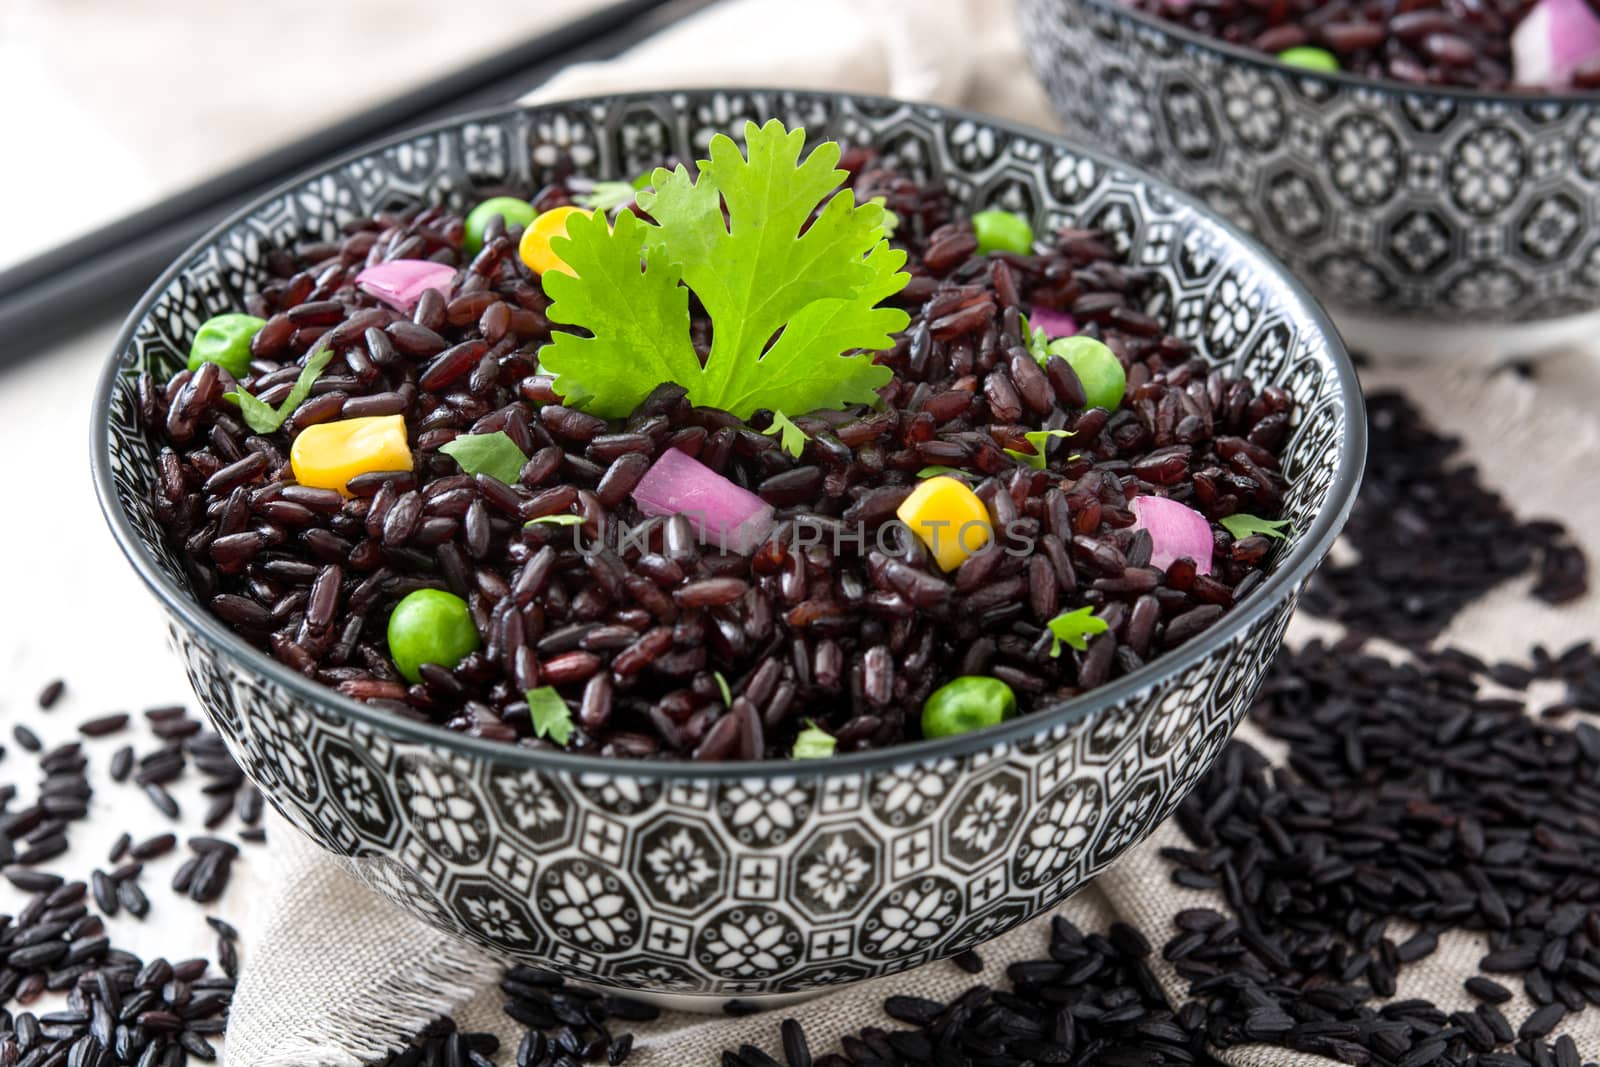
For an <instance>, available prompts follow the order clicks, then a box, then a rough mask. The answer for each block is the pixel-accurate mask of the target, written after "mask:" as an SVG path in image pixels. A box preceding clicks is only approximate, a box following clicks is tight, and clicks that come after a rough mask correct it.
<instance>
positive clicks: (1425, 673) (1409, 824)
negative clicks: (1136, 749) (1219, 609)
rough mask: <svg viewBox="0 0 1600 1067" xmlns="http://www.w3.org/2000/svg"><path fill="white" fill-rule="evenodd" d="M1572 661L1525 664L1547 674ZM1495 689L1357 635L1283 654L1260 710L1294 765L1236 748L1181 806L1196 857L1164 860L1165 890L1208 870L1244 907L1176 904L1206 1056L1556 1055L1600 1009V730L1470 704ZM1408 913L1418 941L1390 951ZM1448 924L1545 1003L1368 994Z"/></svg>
mask: <svg viewBox="0 0 1600 1067" xmlns="http://www.w3.org/2000/svg"><path fill="white" fill-rule="evenodd" d="M1579 647H1580V649H1581V648H1582V647H1583V646H1579ZM1586 655H1589V656H1592V653H1586ZM1563 659H1568V658H1567V657H1566V656H1565V655H1564V656H1561V657H1556V656H1550V655H1537V656H1536V657H1535V661H1534V662H1533V663H1532V664H1530V665H1529V666H1528V667H1527V668H1526V669H1527V670H1529V671H1530V672H1531V674H1532V675H1533V677H1535V678H1540V677H1554V676H1555V675H1556V668H1555V665H1556V664H1557V663H1559V662H1561V661H1562V660H1563ZM1568 662H1569V663H1571V662H1573V660H1572V659H1568ZM1489 680H1490V669H1489V668H1488V666H1487V665H1485V664H1483V663H1481V662H1479V661H1477V660H1476V659H1475V658H1474V657H1472V656H1470V655H1468V654H1466V653H1462V652H1459V651H1455V650H1451V649H1443V650H1435V651H1430V652H1425V653H1417V654H1415V655H1413V656H1412V657H1411V658H1410V659H1408V660H1405V661H1403V662H1398V663H1396V662H1390V661H1389V660H1386V659H1382V658H1379V657H1377V656H1372V655H1365V654H1362V653H1361V652H1360V641H1359V640H1357V639H1349V640H1346V641H1344V642H1342V643H1341V644H1340V645H1337V646H1332V647H1329V646H1325V645H1323V644H1320V643H1313V644H1310V645H1308V646H1306V647H1305V648H1304V649H1302V650H1300V651H1298V652H1293V651H1285V652H1283V653H1280V655H1279V657H1278V660H1277V662H1276V663H1275V664H1274V666H1273V668H1272V670H1271V671H1270V672H1269V675H1268V678H1267V681H1266V683H1265V685H1264V687H1263V689H1262V693H1261V696H1260V698H1259V701H1258V704H1257V706H1256V708H1255V709H1254V711H1253V719H1254V721H1255V722H1256V724H1257V725H1258V726H1260V727H1261V728H1262V729H1264V730H1265V731H1266V732H1267V733H1268V734H1270V735H1272V736H1273V737H1274V738H1276V739H1277V740H1279V741H1281V742H1283V743H1285V744H1286V745H1287V746H1288V756H1287V765H1286V766H1285V767H1284V768H1283V769H1275V768H1273V767H1272V766H1271V765H1269V764H1268V762H1267V761H1266V760H1265V758H1263V757H1262V756H1261V755H1260V754H1259V753H1257V752H1256V751H1255V750H1254V749H1252V748H1250V747H1249V746H1248V745H1245V744H1243V743H1239V742H1235V743H1234V744H1232V745H1230V746H1229V748H1228V749H1227V750H1226V751H1225V752H1224V753H1223V755H1222V756H1221V757H1220V758H1219V760H1218V761H1217V763H1216V765H1215V766H1214V767H1213V768H1212V769H1211V771H1209V772H1208V773H1207V775H1206V776H1205V777H1204V778H1203V779H1202V780H1201V782H1200V784H1199V786H1198V787H1197V788H1196V789H1195V791H1194V792H1193V793H1191V794H1190V796H1189V797H1187V798H1186V799H1185V800H1184V801H1183V803H1182V804H1181V805H1180V807H1179V809H1178V816H1177V818H1178V824H1179V826H1180V827H1181V828H1182V829H1183V831H1184V833H1185V834H1186V835H1187V836H1188V838H1189V839H1190V841H1191V842H1192V843H1193V845H1194V850H1193V851H1191V850H1187V849H1169V850H1167V855H1168V858H1170V859H1171V860H1173V862H1174V864H1175V880H1178V881H1181V879H1177V878H1176V874H1177V873H1181V872H1183V871H1198V872H1201V873H1204V874H1207V875H1210V876H1213V877H1214V878H1215V880H1216V882H1217V884H1218V885H1219V887H1220V888H1221V889H1222V890H1223V893H1224V895H1225V896H1226V898H1227V902H1228V906H1229V908H1230V909H1231V911H1232V912H1233V916H1232V917H1231V918H1230V917H1228V916H1225V915H1222V914H1219V913H1210V914H1207V913H1206V912H1205V911H1204V910H1203V909H1200V910H1198V915H1199V916H1200V917H1202V918H1203V919H1204V921H1199V920H1198V919H1197V918H1196V917H1195V913H1190V912H1185V913H1183V914H1182V915H1180V916H1179V917H1178V923H1177V925H1178V928H1179V930H1180V933H1179V934H1178V935H1177V936H1175V937H1174V938H1172V940H1170V941H1169V942H1168V944H1167V945H1166V948H1165V955H1166V956H1167V958H1168V959H1170V960H1171V961H1172V962H1173V965H1174V967H1176V968H1177V970H1178V972H1179V974H1180V975H1181V976H1182V977H1184V978H1185V979H1187V980H1188V982H1189V991H1190V994H1191V996H1193V997H1194V998H1195V1001H1194V1005H1196V1006H1197V1007H1193V1008H1192V1009H1191V1010H1193V1011H1194V1012H1196V1013H1198V1014H1199V1015H1200V1017H1201V1018H1203V1020H1204V1030H1205V1033H1206V1035H1207V1037H1208V1039H1209V1040H1210V1041H1211V1042H1212V1043H1213V1044H1214V1045H1217V1046H1220V1047H1228V1046H1232V1045H1237V1044H1248V1043H1268V1044H1273V1045H1277V1046H1280V1047H1284V1048H1288V1049H1293V1050H1296V1051H1299V1052H1306V1053H1315V1054H1319V1055H1323V1056H1328V1057H1330V1058H1333V1059H1335V1060H1338V1061H1340V1062H1345V1063H1368V1062H1372V1063H1383V1064H1389V1063H1394V1064H1408V1065H1421V1064H1431V1063H1438V1064H1448V1065H1452V1067H1456V1065H1466V1064H1477V1065H1478V1067H1482V1065H1484V1064H1487V1063H1490V1062H1494V1061H1490V1060H1487V1059H1482V1058H1479V1057H1481V1056H1484V1055H1488V1054H1494V1055H1505V1056H1510V1057H1512V1058H1510V1059H1507V1060H1505V1061H1504V1062H1506V1063H1513V1062H1514V1063H1531V1064H1544V1063H1549V1062H1553V1060H1551V1059H1550V1057H1551V1056H1553V1052H1552V1051H1551V1048H1550V1046H1548V1045H1547V1044H1546V1043H1545V1041H1544V1039H1545V1038H1546V1037H1548V1036H1549V1035H1550V1034H1551V1033H1552V1032H1553V1031H1554V1030H1555V1029H1556V1028H1557V1027H1558V1025H1559V1024H1560V1021H1561V1019H1562V1018H1563V1017H1564V1015H1565V1014H1566V1012H1567V1011H1569V1010H1575V1009H1576V1008H1578V1007H1582V1006H1583V1005H1585V1004H1593V1003H1600V763H1597V762H1596V761H1595V760H1593V759H1591V758H1590V757H1589V755H1588V753H1589V750H1590V748H1592V747H1593V746H1594V744H1595V742H1596V741H1600V738H1595V739H1590V738H1589V736H1588V731H1592V730H1593V728H1592V727H1590V726H1588V725H1587V724H1579V725H1577V726H1576V727H1575V728H1571V729H1565V728H1561V727H1559V726H1556V725H1553V724H1552V723H1550V722H1549V721H1545V720H1541V719H1539V718H1537V717H1535V716H1531V715H1529V714H1528V713H1527V712H1528V709H1527V708H1525V707H1524V706H1523V704H1522V702H1521V701H1519V700H1506V699H1501V698H1487V697H1481V696H1479V694H1478V687H1479V685H1480V684H1482V683H1485V682H1487V681H1489ZM1402 921H1403V922H1406V923H1410V924H1412V925H1413V926H1415V927H1418V928H1420V931H1421V932H1420V933H1417V934H1413V935H1411V936H1409V937H1407V938H1405V939H1403V940H1398V931H1397V929H1396V926H1397V924H1398V923H1400V922H1402ZM1445 930H1466V931H1471V932H1474V933H1477V934H1479V935H1480V936H1482V937H1484V938H1485V939H1486V940H1487V943H1488V948H1489V951H1488V952H1487V954H1486V955H1485V956H1484V957H1483V959H1482V961H1481V963H1480V967H1481V968H1482V969H1483V970H1484V971H1488V972H1493V973H1496V974H1504V975H1510V976H1513V977H1516V978H1520V979H1521V981H1522V982H1523V985H1524V988H1525V990H1526V991H1527V992H1528V994H1529V996H1530V997H1531V998H1532V1000H1533V1001H1534V1002H1535V1004H1536V1005H1538V1007H1537V1009H1536V1010H1535V1011H1534V1012H1533V1013H1532V1014H1531V1015H1530V1016H1528V1017H1527V1018H1526V1019H1524V1020H1522V1021H1521V1023H1520V1025H1518V1028H1517V1029H1516V1031H1515V1032H1513V1030H1512V1025H1513V1024H1512V1023H1510V1022H1508V1021H1506V1020H1505V1019H1504V1017H1503V1016H1502V1015H1501V1014H1500V1012H1499V1010H1498V1008H1496V1007H1495V1006H1494V1005H1495V1004H1497V1003H1504V1002H1505V1001H1506V1000H1508V999H1509V995H1510V994H1509V991H1508V990H1507V989H1506V988H1505V987H1503V986H1501V985H1500V984H1499V983H1497V982H1494V981H1491V980H1489V979H1487V978H1484V977H1482V976H1473V977H1472V978H1470V979H1468V981H1467V983H1466V987H1467V989H1468V990H1469V991H1471V992H1472V993H1473V994H1474V995H1475V996H1477V997H1479V998H1480V999H1481V1000H1482V1001H1483V1003H1481V1004H1480V1005H1479V1006H1478V1009H1477V1011H1476V1012H1475V1013H1473V1017H1472V1018H1471V1019H1466V1020H1452V1019H1451V1018H1449V1017H1447V1016H1446V1015H1445V1013H1443V1012H1442V1011H1440V1010H1438V1009H1437V1008H1436V1007H1435V1006H1433V1005H1432V1004H1429V1003H1427V1002H1424V1001H1416V1000H1413V1001H1395V1002H1390V1003H1387V1004H1379V1003H1377V1001H1379V1000H1381V999H1382V998H1386V997H1390V996H1393V994H1394V992H1395V987H1396V984H1397V983H1396V979H1397V974H1398V972H1399V970H1400V969H1401V968H1402V967H1403V966H1405V965H1406V964H1407V963H1409V962H1411V961H1414V960H1417V959H1422V958H1425V957H1426V956H1427V955H1428V954H1429V953H1431V952H1432V951H1433V948H1434V946H1435V944H1436V943H1437V935H1438V934H1439V933H1441V932H1443V931H1445ZM1517 1040H1520V1041H1521V1042H1523V1045H1519V1046H1518V1050H1517V1051H1516V1052H1515V1053H1512V1052H1498V1051H1496V1050H1498V1049H1502V1048H1505V1047H1507V1046H1510V1045H1512V1044H1513V1042H1514V1041H1517ZM1524 1046H1525V1047H1524ZM1517 1057H1524V1058H1520V1059H1519V1058H1517Z"/></svg>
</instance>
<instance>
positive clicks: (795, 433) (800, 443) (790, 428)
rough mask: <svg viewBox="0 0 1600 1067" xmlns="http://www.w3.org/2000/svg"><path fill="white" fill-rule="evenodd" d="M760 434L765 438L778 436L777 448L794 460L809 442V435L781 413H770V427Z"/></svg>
mask: <svg viewBox="0 0 1600 1067" xmlns="http://www.w3.org/2000/svg"><path fill="white" fill-rule="evenodd" d="M761 432H762V433H763V434H765V435H766V436H767V437H771V436H772V435H773V434H778V435H779V437H778V445H779V447H780V448H782V449H783V450H784V451H785V452H787V453H789V455H791V456H793V457H794V458H795V459H799V458H800V453H802V452H804V451H805V450H806V442H807V441H809V440H811V435H810V434H808V433H806V432H805V431H804V430H802V429H801V428H800V427H798V426H796V425H795V424H794V423H793V422H791V421H789V416H787V415H785V414H784V413H783V412H781V411H774V412H773V413H772V425H771V426H768V427H767V428H766V429H765V430H762V431H761Z"/></svg>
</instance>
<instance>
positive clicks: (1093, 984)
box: [723, 915, 1214, 1067]
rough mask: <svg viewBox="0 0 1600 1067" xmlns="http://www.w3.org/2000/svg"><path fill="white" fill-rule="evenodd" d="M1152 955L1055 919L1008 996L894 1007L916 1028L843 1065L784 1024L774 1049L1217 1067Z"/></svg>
mask: <svg viewBox="0 0 1600 1067" xmlns="http://www.w3.org/2000/svg"><path fill="white" fill-rule="evenodd" d="M1149 954H1150V946H1149V944H1148V943H1147V942H1146V941H1145V939H1144V938H1143V937H1142V936H1141V935H1139V933H1138V932H1137V931H1135V930H1133V929H1132V928H1130V927H1126V926H1123V925H1121V924H1116V925H1113V926H1112V928H1111V929H1110V930H1109V931H1108V932H1107V933H1106V934H1099V933H1085V932H1084V931H1082V930H1080V929H1078V928H1077V927H1076V926H1075V925H1073V924H1072V923H1071V922H1069V921H1068V920H1067V919H1066V918H1065V917H1064V916H1061V915H1057V916H1055V917H1054V918H1053V919H1051V921H1050V942H1049V946H1048V955H1047V956H1046V957H1045V958H1044V959H1039V960H1025V961H1019V962H1017V963H1013V964H1012V965H1011V966H1010V967H1008V968H1007V971H1006V976H1007V979H1008V981H1009V984H1010V988H1009V989H1004V990H1000V989H990V988H988V987H986V986H974V987H972V988H970V989H968V990H966V991H965V992H963V993H961V994H960V995H959V996H957V997H955V998H954V999H953V1000H951V1001H950V1002H949V1003H941V1002H939V1001H934V1000H927V999H923V998H918V997H906V996H890V997H889V998H888V999H886V1000H885V1001H884V1005H883V1007H884V1011H885V1013H886V1014H888V1015H889V1016H890V1017H891V1018H894V1019H896V1020H898V1021H900V1022H902V1023H905V1024H907V1025H909V1026H910V1029H904V1030H884V1029H880V1028H877V1027H869V1028H867V1029H864V1030H861V1031H858V1032H857V1033H855V1034H851V1035H846V1036H845V1037H844V1039H843V1041H842V1054H841V1053H828V1054H826V1055H822V1056H819V1057H815V1058H814V1057H813V1050H812V1049H811V1047H810V1042H809V1040H808V1038H807V1037H806V1034H805V1031H804V1029H803V1027H802V1026H801V1025H800V1023H799V1022H797V1021H796V1020H794V1019H786V1020H784V1021H783V1023H782V1024H781V1025H780V1027H779V1040H780V1043H781V1047H782V1051H783V1054H784V1056H785V1058H786V1060H787V1062H788V1067H813V1065H814V1067H849V1065H857V1067H926V1065H929V1064H933V1065H946V1064H948V1065H965V1064H971V1065H979V1064H981V1065H985V1067H1032V1065H1043V1064H1085V1065H1097V1067H1162V1065H1177V1064H1198V1065H1207V1064H1212V1063H1213V1062H1214V1061H1212V1060H1211V1059H1210V1057H1209V1056H1207V1054H1206V1051H1205V1034H1204V1032H1203V1030H1196V1029H1195V1028H1194V1027H1193V1026H1191V1025H1190V1024H1189V1023H1188V1022H1187V1021H1185V1020H1183V1019H1182V1018H1180V1016H1179V1015H1177V1014H1175V1013H1174V1012H1173V1011H1172V1009H1171V1008H1170V1007H1168V1005H1167V1002H1166V1000H1165V998H1164V997H1163V996H1162V993H1161V988H1160V986H1159V985H1158V984H1157V982H1156V980H1155V976H1154V975H1153V974H1152V973H1151V972H1150V968H1149V964H1148V956H1149ZM777 1062H778V1061H777V1060H776V1059H774V1058H773V1056H772V1055H770V1054H769V1053H767V1052H766V1051H764V1050H762V1049H758V1048H754V1047H753V1046H748V1045H747V1046H741V1047H740V1048H738V1049H735V1050H729V1051H727V1052H725V1053H724V1054H723V1063H724V1064H730V1065H734V1067H768V1065H770V1064H773V1063H777Z"/></svg>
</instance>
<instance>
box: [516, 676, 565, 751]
mask: <svg viewBox="0 0 1600 1067" xmlns="http://www.w3.org/2000/svg"><path fill="white" fill-rule="evenodd" d="M527 697H528V715H529V717H531V718H532V719H533V732H534V733H536V734H538V735H539V736H540V737H548V738H549V739H550V740H552V741H554V742H555V743H556V744H558V745H564V744H566V743H567V741H568V740H570V739H571V737H572V730H573V726H572V709H571V708H569V707H567V702H566V701H565V700H564V699H562V697H561V694H560V693H558V692H556V691H555V689H554V688H553V687H551V686H548V685H541V686H540V687H539V688H537V689H530V690H528V692H527Z"/></svg>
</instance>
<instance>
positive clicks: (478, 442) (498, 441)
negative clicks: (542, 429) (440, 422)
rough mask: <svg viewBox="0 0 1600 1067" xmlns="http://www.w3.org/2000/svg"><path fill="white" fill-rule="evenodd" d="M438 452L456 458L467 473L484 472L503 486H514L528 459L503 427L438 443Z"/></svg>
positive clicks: (466, 434) (465, 434)
mask: <svg viewBox="0 0 1600 1067" xmlns="http://www.w3.org/2000/svg"><path fill="white" fill-rule="evenodd" d="M439 451H440V452H443V453H444V454H445V455H447V456H449V457H450V458H451V459H453V460H455V461H456V462H457V463H458V464H460V466H461V469H462V470H464V471H466V472H467V473H468V474H487V475H488V476H489V477H491V478H493V479H494V480H495V481H497V482H500V483H501V484H503V485H516V484H517V479H518V478H519V477H521V475H522V466H523V464H525V463H527V462H528V457H527V456H526V455H524V454H523V451H522V449H520V448H518V447H517V443H516V442H515V441H513V440H512V439H511V438H509V437H507V436H506V434H505V431H503V430H496V431H495V432H494V433H464V434H462V435H461V436H459V437H457V438H456V439H455V440H453V441H450V442H447V443H446V444H442V445H440V446H439Z"/></svg>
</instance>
